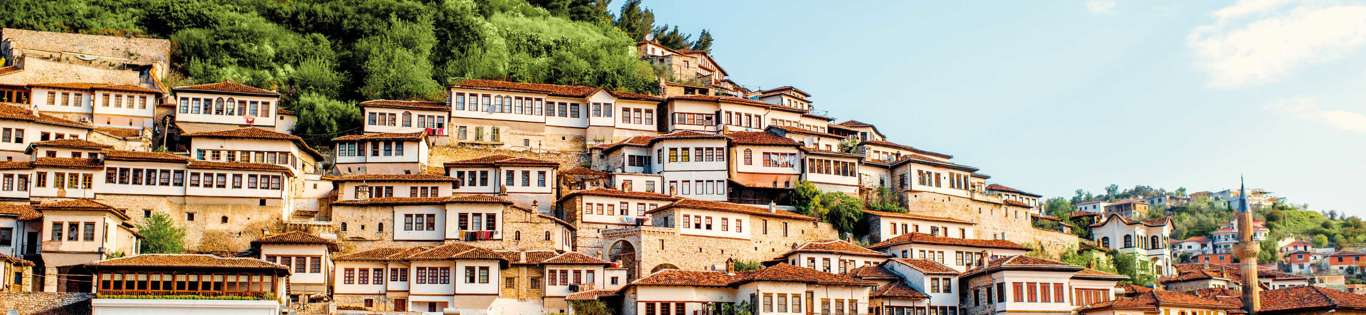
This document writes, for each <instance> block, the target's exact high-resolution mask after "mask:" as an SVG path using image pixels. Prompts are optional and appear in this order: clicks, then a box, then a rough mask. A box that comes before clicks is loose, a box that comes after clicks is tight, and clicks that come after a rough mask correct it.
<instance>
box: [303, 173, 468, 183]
mask: <svg viewBox="0 0 1366 315" xmlns="http://www.w3.org/2000/svg"><path fill="white" fill-rule="evenodd" d="M327 178H328V179H331V180H332V181H334V182H357V181H369V182H451V181H455V178H453V177H450V176H446V175H436V174H353V175H340V176H328V177H327Z"/></svg>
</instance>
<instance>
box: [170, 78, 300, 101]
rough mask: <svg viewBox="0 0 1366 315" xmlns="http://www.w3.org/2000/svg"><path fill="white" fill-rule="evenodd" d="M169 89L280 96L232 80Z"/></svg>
mask: <svg viewBox="0 0 1366 315" xmlns="http://www.w3.org/2000/svg"><path fill="white" fill-rule="evenodd" d="M171 90H172V91H175V92H177V93H179V92H206V93H223V94H236V95H255V96H270V97H280V93H277V92H275V91H271V90H267V89H262V88H258V87H254V86H249V85H246V84H241V83H237V82H232V81H224V82H217V83H208V84H197V85H186V86H177V87H175V88H172V89H171Z"/></svg>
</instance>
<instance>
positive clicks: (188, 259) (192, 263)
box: [90, 254, 289, 273]
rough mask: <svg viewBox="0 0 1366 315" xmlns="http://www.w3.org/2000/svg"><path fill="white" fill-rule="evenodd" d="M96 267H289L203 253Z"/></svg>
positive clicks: (146, 256) (119, 261) (142, 258)
mask: <svg viewBox="0 0 1366 315" xmlns="http://www.w3.org/2000/svg"><path fill="white" fill-rule="evenodd" d="M90 265H91V266H95V267H96V268H106V267H152V268H157V267H161V268H212V269H260V270H275V271H280V272H284V273H288V272H289V268H286V267H285V266H284V265H281V264H276V263H272V262H268V261H264V260H260V259H256V258H246V257H218V256H213V255H203V254H143V255H138V256H132V257H124V258H114V259H109V260H104V261H100V262H96V263H92V264H90Z"/></svg>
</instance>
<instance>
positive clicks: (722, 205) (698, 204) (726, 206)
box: [645, 199, 815, 221]
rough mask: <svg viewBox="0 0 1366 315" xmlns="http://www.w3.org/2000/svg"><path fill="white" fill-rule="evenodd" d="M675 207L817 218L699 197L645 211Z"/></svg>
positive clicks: (794, 217)
mask: <svg viewBox="0 0 1366 315" xmlns="http://www.w3.org/2000/svg"><path fill="white" fill-rule="evenodd" d="M674 208H688V209H701V210H712V211H722V212H730V213H741V214H748V215H756V216H764V217H773V218H781V219H792V220H803V221H813V220H815V219H814V218H812V217H809V216H805V215H801V214H798V213H795V212H789V211H786V210H776V211H773V212H769V211H768V209H766V208H759V207H751V206H746V205H741V204H736V203H729V202H721V201H707V200H697V199H681V200H678V201H675V202H674V203H671V204H669V205H666V206H663V207H659V208H655V209H653V210H650V211H646V212H645V213H655V212H659V211H664V210H669V209H674Z"/></svg>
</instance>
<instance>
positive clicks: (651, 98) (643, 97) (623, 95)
mask: <svg viewBox="0 0 1366 315" xmlns="http://www.w3.org/2000/svg"><path fill="white" fill-rule="evenodd" d="M608 93H610V94H612V96H613V97H616V98H619V99H624V100H636V101H648V102H660V101H663V100H664V97H661V96H656V95H649V94H640V93H631V92H626V91H609V92H608Z"/></svg>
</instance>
